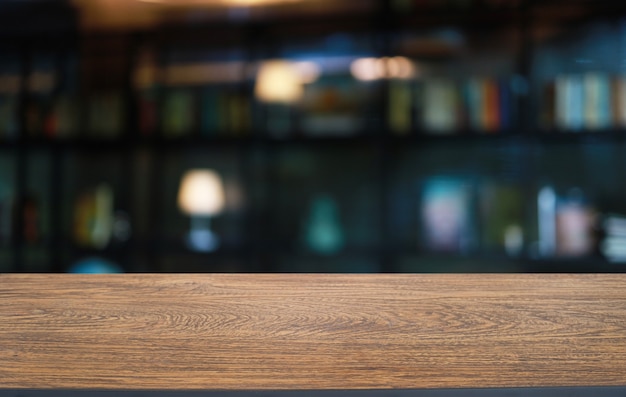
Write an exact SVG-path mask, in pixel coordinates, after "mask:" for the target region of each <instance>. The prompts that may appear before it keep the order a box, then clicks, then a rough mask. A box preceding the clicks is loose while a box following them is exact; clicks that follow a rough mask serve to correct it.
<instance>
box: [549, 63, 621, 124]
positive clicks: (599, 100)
mask: <svg viewBox="0 0 626 397" xmlns="http://www.w3.org/2000/svg"><path fill="white" fill-rule="evenodd" d="M543 102H544V106H543V114H542V117H543V120H542V121H543V125H544V127H547V128H557V129H560V130H564V131H572V132H576V131H582V130H598V129H607V128H624V127H626V77H625V76H611V75H609V74H604V73H586V74H567V75H560V76H558V77H557V78H556V79H554V80H553V81H550V82H549V83H548V84H547V85H546V87H545V89H544V98H543Z"/></svg>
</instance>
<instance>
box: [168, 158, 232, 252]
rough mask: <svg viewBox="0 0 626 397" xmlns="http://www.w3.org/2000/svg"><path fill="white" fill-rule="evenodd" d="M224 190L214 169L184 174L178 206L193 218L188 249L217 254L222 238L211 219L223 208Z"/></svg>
mask: <svg viewBox="0 0 626 397" xmlns="http://www.w3.org/2000/svg"><path fill="white" fill-rule="evenodd" d="M224 202H225V198H224V187H223V184H222V180H221V178H220V176H219V175H218V174H217V173H216V172H215V171H213V170H203V169H197V170H190V171H187V172H186V173H185V175H184V176H183V178H182V181H181V183H180V189H179V191H178V207H179V208H180V209H181V211H182V212H184V213H185V214H188V215H190V216H191V229H190V230H189V234H188V235H187V244H188V246H189V248H191V249H193V250H196V251H214V250H215V249H217V247H218V246H219V239H218V237H217V236H216V235H215V234H214V233H213V231H212V230H211V228H210V226H211V222H210V221H211V217H212V216H214V215H217V214H219V213H220V212H222V210H223V209H224Z"/></svg>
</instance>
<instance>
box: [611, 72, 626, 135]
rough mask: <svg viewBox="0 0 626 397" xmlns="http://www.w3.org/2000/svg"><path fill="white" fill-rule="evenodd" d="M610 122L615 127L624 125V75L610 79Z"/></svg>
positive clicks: (625, 79)
mask: <svg viewBox="0 0 626 397" xmlns="http://www.w3.org/2000/svg"><path fill="white" fill-rule="evenodd" d="M611 88H612V92H611V93H612V98H611V104H612V106H611V108H612V113H613V114H612V116H613V117H612V122H613V125H614V126H615V127H621V128H624V127H626V76H617V77H614V78H613V79H612V80H611Z"/></svg>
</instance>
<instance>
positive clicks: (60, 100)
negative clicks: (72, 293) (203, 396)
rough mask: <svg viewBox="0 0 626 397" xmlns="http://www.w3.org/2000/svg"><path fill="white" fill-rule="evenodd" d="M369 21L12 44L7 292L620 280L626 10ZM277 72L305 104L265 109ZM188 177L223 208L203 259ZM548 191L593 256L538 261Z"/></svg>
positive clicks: (66, 26)
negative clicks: (265, 278)
mask: <svg viewBox="0 0 626 397" xmlns="http://www.w3.org/2000/svg"><path fill="white" fill-rule="evenodd" d="M44 4H46V7H50V5H49V4H48V3H44ZM363 4H364V5H362V6H360V8H359V9H358V10H356V11H354V10H352V11H341V10H340V11H336V12H335V13H331V14H329V15H326V14H314V13H301V14H286V15H287V16H285V15H281V14H280V13H277V14H276V15H270V16H266V17H258V18H257V17H250V18H249V19H245V18H243V19H237V20H235V21H233V20H230V21H228V22H227V21H226V20H225V19H219V20H213V21H210V22H195V23H193V24H180V23H171V24H164V25H161V26H158V27H154V28H145V29H134V30H128V31H121V32H120V31H115V32H113V31H110V32H109V31H100V32H95V33H94V32H85V31H81V30H79V29H78V23H77V17H76V15H73V14H72V13H73V12H74V11H73V10H71V9H69V8H68V9H67V10H66V11H65V12H64V13H60V12H58V11H57V13H59V14H61V16H59V17H58V19H59V20H63V21H65V22H64V23H62V24H61V23H59V24H54V23H52V22H51V25H50V26H48V27H47V29H44V28H40V29H34V28H32V27H31V28H29V29H24V30H23V31H15V30H14V29H9V28H7V29H5V31H2V32H1V34H2V39H1V40H0V43H1V45H2V46H3V49H4V51H3V56H2V58H1V59H0V79H1V80H0V83H1V84H0V91H1V92H0V137H1V140H0V163H1V164H2V167H1V169H0V214H2V216H1V219H0V227H1V228H2V230H1V231H0V233H1V235H0V240H1V244H2V245H1V246H0V256H1V257H2V258H3V259H2V261H1V262H2V263H3V268H2V269H0V271H3V272H33V271H37V272H48V271H51V272H64V271H68V270H71V269H72V266H73V265H75V264H76V263H77V262H79V261H80V260H83V259H89V258H94V257H96V258H102V259H105V260H106V261H108V262H111V263H114V264H116V265H117V266H119V267H121V269H123V270H124V271H129V272H153V271H156V272H158V271H164V272H181V271H182V272H187V271H189V272H242V271H250V272H266V271H281V272H282V271H286V272H291V271H295V272H397V271H403V272H422V271H427V272H430V271H443V272H445V271H479V272H480V271H490V272H491V271H493V272H510V271H519V272H526V271H533V272H536V271H539V272H541V271H571V272H580V271H582V272H589V271H592V272H596V271H599V272H621V271H623V270H624V269H625V268H624V267H622V266H623V265H620V264H619V263H613V262H611V261H609V260H608V259H607V257H606V255H602V254H601V252H600V245H601V241H602V238H604V236H602V234H601V233H603V231H599V230H598V227H597V225H599V224H601V222H600V220H601V219H602V217H603V216H607V215H618V216H619V215H621V214H626V206H625V205H624V204H623V203H622V201H623V200H622V199H621V197H623V196H622V194H623V192H624V189H625V186H624V183H623V180H624V178H623V177H622V176H624V174H626V164H624V162H623V160H622V157H623V156H622V155H621V154H622V152H623V150H624V149H626V147H625V144H626V139H625V138H626V132H625V131H626V130H625V129H624V126H623V122H622V119H624V118H625V117H623V116H624V115H623V114H622V112H623V109H622V99H621V88H620V87H621V86H622V85H623V81H626V80H624V79H626V77H621V76H626V74H624V72H623V70H622V67H623V66H622V64H621V63H620V61H616V60H615V59H614V58H615V54H623V48H624V46H623V40H625V39H626V34H624V32H625V31H624V28H623V26H624V25H623V22H622V19H621V17H622V16H625V15H626V7H623V6H620V5H612V6H609V5H607V4H604V3H603V4H595V3H592V2H587V1H582V0H580V1H575V2H568V3H567V4H566V3H565V2H560V1H556V0H554V1H549V2H533V1H522V0H518V1H515V0H513V1H466V2H464V1H460V2H454V1H449V2H445V1H442V2H439V1H433V2H417V1H383V0H381V1H377V2H374V1H372V2H367V4H365V3H363ZM26 11H29V12H30V11H32V10H26ZM15 12H16V14H15V15H17V16H16V17H15V18H18V17H20V15H21V17H22V18H23V15H24V14H20V13H21V12H23V11H21V10H18V11H15ZM268 15H269V14H268ZM72 18H73V19H72ZM68 19H72V21H71V22H68V21H67V20H68ZM53 20H54V19H53ZM7 26H8V25H7ZM61 27H62V28H61ZM275 59H283V60H290V61H291V62H292V63H293V64H294V65H297V67H298V68H300V69H298V70H299V71H300V72H301V73H303V74H302V75H301V76H305V74H306V73H309V74H308V75H307V76H309V77H307V78H311V77H310V76H311V73H312V74H313V75H315V74H316V73H317V76H314V77H313V80H312V81H311V82H306V83H304V84H303V92H302V97H301V98H300V99H299V100H297V101H296V103H292V104H288V105H285V104H268V103H264V102H263V101H261V100H259V97H258V94H257V93H256V89H257V87H256V85H255V83H256V82H255V76H257V75H258V73H259V70H260V68H261V66H262V65H264V62H267V61H268V60H275ZM356 61H359V62H360V63H358V64H357V62H356ZM311 65H313V66H314V67H317V70H315V69H313V70H312V69H311V67H312V66H311ZM355 65H356V66H355ZM307 68H308V69H307ZM300 72H299V73H300ZM368 73H369V75H368ZM372 73H374V77H373V78H372ZM376 73H378V74H377V75H376ZM302 78H305V77H302ZM572 92H573V93H575V94H576V95H570V93H572ZM581 93H582V94H581ZM585 94H586V95H585ZM558 98H565V99H567V100H565V99H558ZM590 98H591V99H590ZM624 103H626V101H624ZM607 106H608V108H607ZM624 109H626V107H625V108H624ZM624 114H626V113H624ZM193 168H210V169H213V170H215V171H217V172H218V174H219V175H220V176H221V178H222V183H223V186H224V195H225V198H226V200H225V202H226V206H225V208H224V209H223V210H222V212H221V213H220V214H219V215H217V216H215V217H214V219H213V220H212V221H211V227H212V228H213V229H214V231H215V233H216V234H217V235H219V236H220V242H221V243H220V246H219V249H217V250H216V251H214V252H210V253H206V252H198V251H194V250H191V249H189V247H188V246H186V245H185V243H184V239H183V237H184V236H185V234H186V232H187V231H188V229H189V227H190V219H189V217H188V216H186V215H185V214H183V213H182V212H181V211H180V210H179V209H178V208H177V205H176V200H177V193H178V187H179V184H180V181H181V177H182V175H183V174H184V172H185V171H186V170H188V169H193ZM545 187H549V188H550V189H551V191H552V194H553V196H554V197H555V203H554V206H555V208H554V209H553V210H554V211H557V210H559V211H560V210H561V209H563V211H562V213H558V214H557V213H554V214H552V217H553V218H554V221H553V222H552V227H553V228H555V230H556V229H558V232H559V233H561V234H562V233H564V232H563V231H564V230H565V231H567V230H569V229H568V227H569V226H567V225H569V224H568V223H567V222H579V223H577V224H576V223H575V224H574V226H572V227H574V228H578V229H576V230H584V231H586V233H587V234H588V235H585V236H583V237H580V236H574V235H573V234H572V235H571V236H570V235H567V233H566V235H565V237H563V236H561V234H559V236H558V238H560V239H561V240H562V241H565V242H566V243H562V241H561V240H559V241H561V243H558V242H557V241H556V240H555V242H553V246H552V247H551V248H550V247H547V248H546V246H545V244H544V243H545V242H542V241H543V240H542V239H544V237H545V236H543V235H542V232H541V230H544V231H545V227H550V225H547V226H546V225H542V221H541V220H540V219H539V216H538V214H539V212H540V211H541V208H538V206H539V204H538V194H539V192H540V191H541V190H542V189H543V188H545ZM103 203H104V204H103ZM568 210H569V211H570V212H567V211H568ZM19 214H22V215H19ZM19 219H21V221H19ZM29 220H30V223H29ZM563 222H565V223H563ZM94 224H95V225H96V226H94ZM440 225H444V226H445V227H440ZM564 225H565V226H564ZM542 228H544V229H542ZM559 228H560V229H559ZM555 233H556V231H555ZM555 238H556V237H555ZM568 239H569V240H568ZM572 239H573V240H572ZM570 240H572V241H574V243H567V242H568V241H570ZM563 244H565V245H563ZM568 244H570V245H568ZM572 244H573V245H572ZM580 247H583V248H580ZM546 250H547V251H546ZM546 252H547V253H546Z"/></svg>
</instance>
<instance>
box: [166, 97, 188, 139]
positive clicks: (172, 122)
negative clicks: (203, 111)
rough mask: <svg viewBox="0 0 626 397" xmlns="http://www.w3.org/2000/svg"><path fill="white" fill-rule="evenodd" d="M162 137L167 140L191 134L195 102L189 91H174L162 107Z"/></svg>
mask: <svg viewBox="0 0 626 397" xmlns="http://www.w3.org/2000/svg"><path fill="white" fill-rule="evenodd" d="M162 114H163V116H162V117H163V119H162V125H163V135H164V136H166V137H169V138H175V137H181V136H184V135H189V134H191V132H192V130H193V128H194V127H195V114H196V113H195V100H194V96H193V93H192V92H191V91H189V90H182V89H181V90H174V91H172V92H170V93H168V95H166V98H165V103H164V105H163V112H162Z"/></svg>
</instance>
